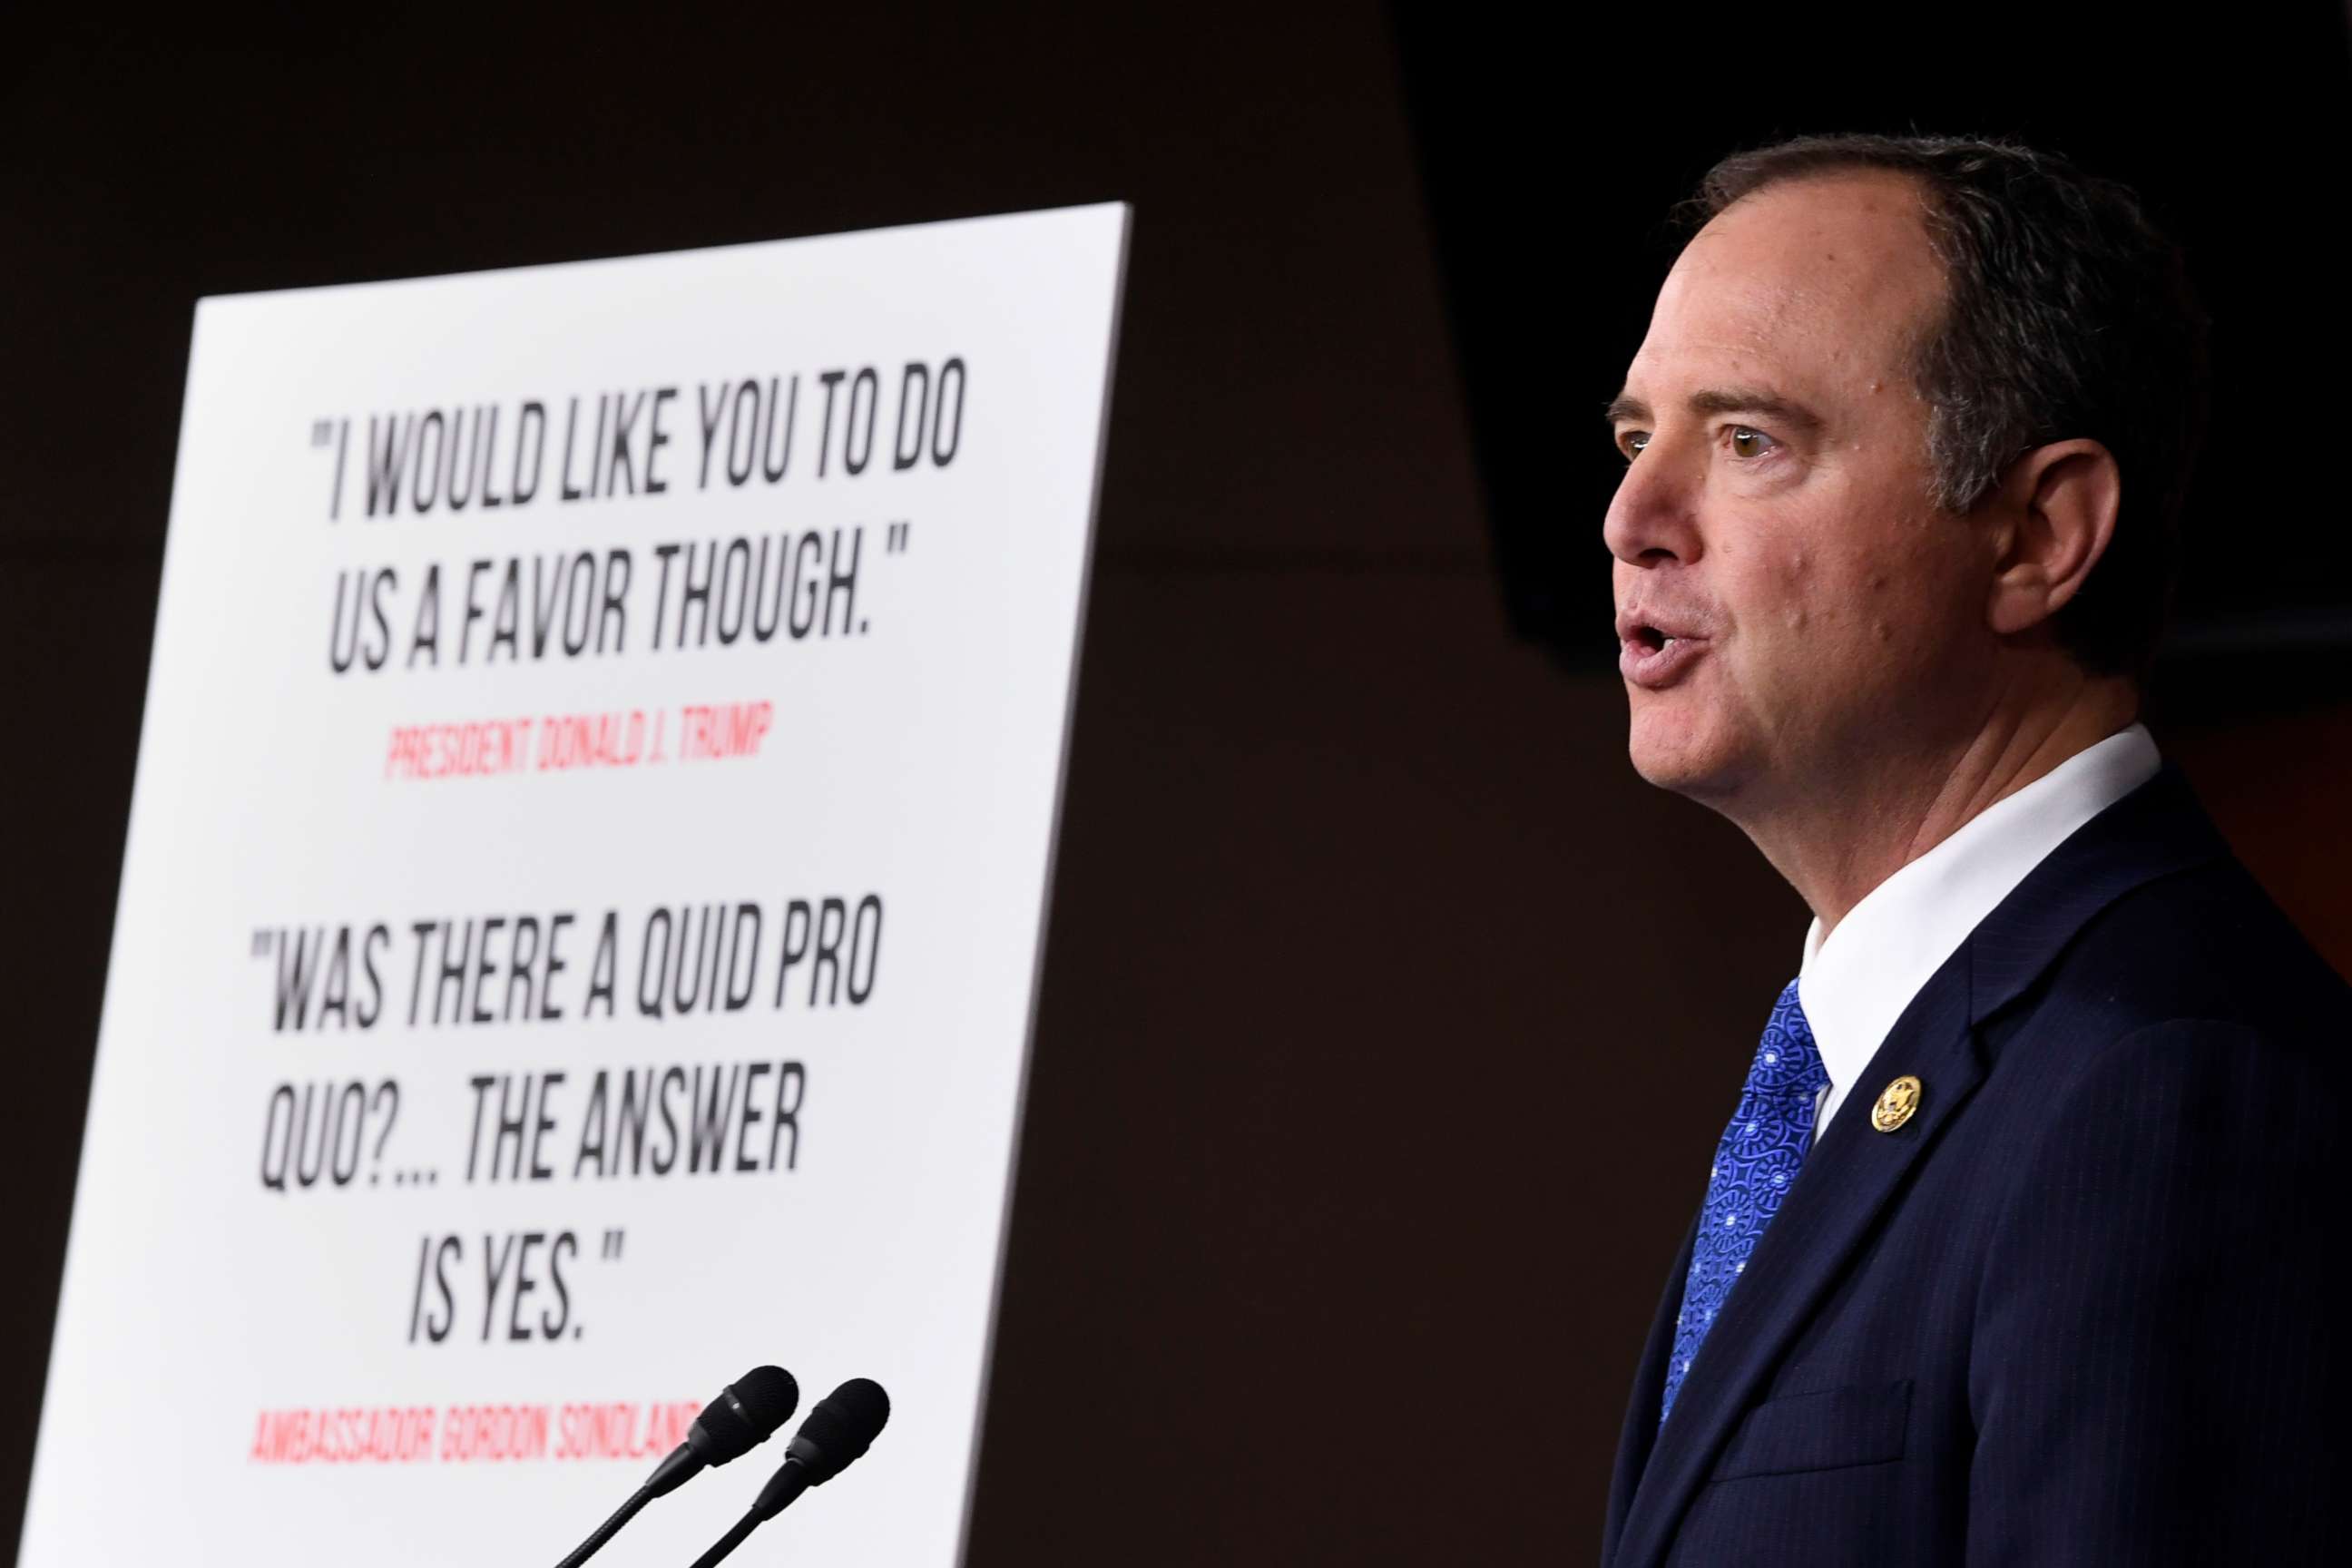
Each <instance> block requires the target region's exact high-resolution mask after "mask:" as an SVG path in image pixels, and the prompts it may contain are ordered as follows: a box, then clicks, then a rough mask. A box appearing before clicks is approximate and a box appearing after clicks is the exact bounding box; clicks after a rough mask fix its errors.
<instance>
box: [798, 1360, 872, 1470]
mask: <svg viewBox="0 0 2352 1568" xmlns="http://www.w3.org/2000/svg"><path fill="white" fill-rule="evenodd" d="M889 1420H890V1396H889V1395H888V1394H885V1393H883V1392H882V1385H881V1384H878V1383H877V1382H875V1381H874V1380H873V1379H872V1378H870V1377H853V1378H851V1379H850V1380H849V1381H848V1382H847V1383H845V1384H842V1385H841V1386H840V1387H839V1388H836V1389H835V1390H834V1391H833V1392H832V1393H831V1394H826V1395H825V1396H824V1398H823V1399H820V1400H818V1401H817V1402H816V1408H815V1409H814V1410H812V1411H810V1412H809V1413H808V1419H807V1420H805V1421H803V1422H802V1423H801V1429H800V1430H799V1431H798V1432H796V1433H794V1434H793V1441H792V1446H791V1452H792V1457H793V1458H796V1459H798V1460H800V1461H801V1463H803V1465H806V1466H807V1467H808V1468H809V1469H810V1470H811V1472H813V1473H812V1474H811V1475H810V1477H809V1484H810V1485H811V1486H823V1485H824V1483H825V1482H827V1481H829V1480H831V1479H833V1478H834V1477H835V1476H837V1475H839V1474H840V1473H841V1472H842V1471H844V1470H845V1469H847V1468H849V1467H850V1466H851V1465H852V1464H854V1463H855V1462H856V1460H857V1458H859V1456H861V1455H863V1454H864V1453H865V1452H866V1449H867V1448H869V1447H872V1446H873V1444H874V1439H875V1438H876V1437H877V1436H879V1435H880V1434H881V1431H882V1428H883V1427H884V1426H886V1425H887V1424H888V1422H889Z"/></svg>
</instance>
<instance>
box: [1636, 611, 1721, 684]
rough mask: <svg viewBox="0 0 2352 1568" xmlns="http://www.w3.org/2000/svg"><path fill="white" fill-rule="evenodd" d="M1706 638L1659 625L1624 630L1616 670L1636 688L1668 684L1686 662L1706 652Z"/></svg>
mask: <svg viewBox="0 0 2352 1568" xmlns="http://www.w3.org/2000/svg"><path fill="white" fill-rule="evenodd" d="M1705 650H1706V639H1704V638H1700V637H1686V636H1682V635H1680V634H1677V633H1674V632H1669V631H1666V630H1665V629H1664V628H1663V627H1660V626H1649V625H1640V626H1629V627H1627V628H1626V630H1625V635H1624V647H1623V649H1622V651H1621V652H1620V653H1619V655H1618V658H1617V668H1618V669H1619V671H1620V672H1621V673H1622V674H1623V676H1624V677H1625V679H1628V680H1631V681H1632V682H1633V683H1634V684H1635V685H1636V686H1643V687H1648V688H1651V689H1657V688H1661V687H1664V686H1669V685H1672V684H1673V683H1674V682H1675V680H1676V679H1679V678H1680V676H1681V675H1682V672H1683V670H1684V669H1685V668H1686V667H1687V666H1688V665H1689V664H1690V662H1691V661H1692V660H1693V659H1695V658H1698V656H1699V655H1700V654H1701V653H1702V652H1704V651H1705Z"/></svg>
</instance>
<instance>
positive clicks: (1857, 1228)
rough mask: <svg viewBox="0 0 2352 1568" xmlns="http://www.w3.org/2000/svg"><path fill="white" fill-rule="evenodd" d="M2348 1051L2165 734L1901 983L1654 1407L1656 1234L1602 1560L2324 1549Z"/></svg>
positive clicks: (2349, 1546)
mask: <svg viewBox="0 0 2352 1568" xmlns="http://www.w3.org/2000/svg"><path fill="white" fill-rule="evenodd" d="M2347 1068H2352V989H2347V986H2346V985H2345V984H2344V983H2343V981H2342V980H2340V979H2339V978H2338V977H2337V976H2336V974H2335V973H2333V972H2332V971H2331V970H2330V969H2329V968H2328V967H2327V965H2326V963H2324V962H2322V961H2321V959H2320V958H2319V957H2318V956H2317V954H2315V952H2313V951H2312V950H2311V948H2310V946H2309V945H2308V944H2307V943H2306V942H2305V941H2304V940H2303V938H2302V937H2301V935H2300V934H2298V933H2297V932H2296V931H2295V930H2294V927H2293V926H2292V925H2290V924H2289V923H2288V921H2286V919H2285V917H2284V915H2283V914H2281V913H2280V912H2279V910H2277V908H2276V907H2275V906H2274V905H2273V904H2272V903H2271V901H2270V900H2269V899H2268V898H2266V897H2265V896H2264V895H2263V892H2262V890H2261V889H2259V888H2258V887H2257V886H2256V885H2255V884H2254V882H2253V880H2252V878H2250V877H2249V876H2248V875H2247V874H2246V872H2245V870H2244V868H2242V867H2241V866H2240V865H2239V864H2238V863H2237V861H2236V860H2235V859H2234V858H2232V857H2231V855H2230V853H2229V850H2228V849H2227V847H2225V846H2224V845H2223V843H2222V841H2221V837H2220V836H2219V834H2218V833H2216V831H2215V830H2214V828H2213V826H2212V825H2211V823H2210V820H2209V819H2208V818H2207V817H2206V816H2205V814H2204V812H2203V811H2202V810H2201V809H2200V807H2199V806H2198V805H2197V803H2196V800H2195V798H2194V797H2193V796H2192V795H2190V793H2189V787H2188V784H2186V782H2185V781H2184V780H2183V779H2182V778H2181V776H2180V774H2179V770H2178V769H2177V768H2174V767H2171V766H2169V765H2168V766H2166V767H2165V768H2164V769H2163V770H2162V771H2161V772H2159V773H2158V775H2157V776H2156V777H2155V778H2153V779H2151V780H2150V781H2149V782H2148V783H2147V784H2145V785H2143V786H2141V787H2140V788H2139V789H2137V790H2136V791H2134V792H2133V793H2132V794H2131V795H2128V796H2126V797H2125V798H2124V799H2123V800H2122V801H2119V802H2117V803H2116V805H2113V806H2111V807H2110V808H2108V809H2107V810H2106V811H2105V812H2103V813H2101V814H2100V815H2099V816H2097V817H2095V818H2094V819H2093V820H2092V821H2091V822H2089V823H2088V824H2086V825H2085V826H2084V827H2083V828H2082V829H2081V830H2080V831H2079V832H2077V833H2076V834H2075V835H2074V837H2071V838H2069V839H2068V840H2067V841H2066V842H2065V843H2064V844H2063V845H2061V846H2060V847H2058V848H2057V849H2056V850H2054V851H2053V852H2052V854H2051V855H2050V856H2049V858H2046V859H2045V860H2043V861H2042V864H2041V865H2040V866H2038V867H2036V868H2034V870H2033V871H2032V874H2031V875H2030V876H2028V877H2027V879H2025V881H2024V882H2023V883H2021V885H2020V886H2019V887H2018V888H2017V889H2016V890H2015V891H2014V892H2013V893H2011V895H2010V897H2009V898H2008V899H2007V900H2005V901H2004V902H2003V903H2002V904H2001V905H2000V908H1999V909H1997V910H1994V911H1993V912H1992V913H1991V914H1990V915H1989V916H1988V917H1986V919H1985V921H1984V922H1983V923H1982V924H1980V925H1979V926H1978V927H1977V929H1976V931H1974V932H1973V933H1971V934H1970V936H1969V940H1968V941H1967V942H1964V943H1963V944H1962V945H1961V947H1960V949H1959V951H1958V952H1955V953H1954V954H1953V955H1952V957H1951V958H1950V959H1949V960H1948V961H1947V962H1946V963H1945V964H1944V965H1943V967H1942V968H1941V969H1939V970H1937V973H1936V974H1935V976H1934V977H1933V978H1932V979H1931V980H1929V981H1928V983H1927V985H1926V986H1925V987H1924V988H1923V989H1922V990H1921V991H1920V993H1919V994H1918V995H1917V996H1916V998H1914V999H1913V1001H1912V1003H1911V1005H1910V1008H1909V1010H1908V1011H1906V1013H1905V1014H1904V1015H1903V1016H1902V1018H1901V1019H1900V1020H1899V1021H1898V1022H1897V1023H1896V1024H1895V1027H1894V1029H1893V1030H1892V1031H1891V1032H1890V1033H1889V1034H1888V1036H1887V1037H1886V1040H1885V1044H1883V1045H1882V1046H1881V1047H1879V1051H1878V1054H1877V1055H1876V1056H1875V1057H1874V1058H1872V1059H1871V1064H1870V1067H1869V1068H1868V1069H1867V1071H1866V1072H1865V1074H1864V1077H1863V1079H1861V1081H1859V1082H1857V1083H1856V1084H1855V1085H1854V1087H1853V1093H1852V1094H1851V1095H1850V1096H1849V1097H1848V1098H1847V1100H1846V1101H1845V1103H1844V1104H1843V1106H1842V1107H1841V1108H1840V1109H1839V1110H1838V1113H1837V1116H1836V1118H1835V1121H1834V1122H1833V1124H1832V1127H1831V1129H1830V1130H1829V1131H1828V1133H1827V1135H1826V1136H1824V1137H1823V1138H1822V1142H1821V1145H1820V1147H1819V1148H1818V1149H1817V1150H1815V1151H1814V1152H1813V1153H1812V1154H1811V1157H1810V1158H1809V1159H1808V1160H1807V1161H1806V1163H1805V1165H1804V1168H1803V1169H1802V1170H1801V1172H1799V1173H1798V1176H1797V1181H1796V1184H1795V1185H1793V1186H1792V1187H1790V1191H1789V1195H1788V1196H1787V1197H1786V1198H1785V1199H1784V1200H1783V1201H1782V1204H1781V1206H1780V1213H1779V1214H1778V1215H1777V1216H1776V1217H1775V1218H1774V1219H1773V1221H1772V1224H1771V1226H1770V1228H1769V1229H1768V1230H1767V1231H1766V1232H1765V1233H1764V1236H1763V1237H1762V1239H1761V1240H1760V1241H1759V1243H1758V1244H1757V1248H1756V1251H1755V1253H1754V1255H1753V1256H1752V1257H1751V1258H1749V1260H1748V1269H1747V1272H1746V1273H1745V1275H1743V1276H1742V1277H1741V1279H1740V1281H1739V1283H1738V1285H1737V1286H1736V1287H1735V1288H1734V1289H1732V1291H1731V1293H1730V1295H1729V1296H1728V1297H1727V1299H1726V1300H1725V1302H1724V1306H1723V1310H1722V1314H1721V1316H1719V1317H1718V1318H1717V1320H1716V1322H1715V1326H1714V1327H1713V1328H1712V1329H1710V1330H1709V1331H1708V1332H1707V1338H1706V1342H1705V1343H1704V1344H1703V1345H1702V1346H1701V1347H1700V1351H1699V1353H1698V1356H1697V1358H1696V1361H1695V1362H1694V1363H1693V1364H1692V1367H1691V1370H1690V1373H1689V1374H1688V1376H1687V1377H1686V1378H1685V1382H1684V1384H1683V1387H1682V1391H1681V1394H1680V1395H1679V1396H1678V1397H1677V1399H1676V1400H1675V1412H1674V1417H1673V1419H1671V1420H1670V1421H1668V1422H1667V1423H1666V1424H1665V1426H1664V1427H1663V1428H1661V1427H1660V1426H1659V1425H1658V1400H1659V1394H1660V1388H1661V1385H1662V1382H1663V1379H1664V1367H1665V1358H1666V1354H1667V1352H1668V1350H1669V1348H1670V1347H1671V1346H1672V1344H1673V1342H1674V1316H1675V1307H1676V1304H1677V1302H1678V1301H1679V1300H1680V1296H1681V1291H1682V1285H1683V1276H1684V1274H1685V1271H1686V1270H1687V1269H1688V1268H1689V1265H1690V1252H1691V1244H1690V1241H1689V1239H1688V1238H1687V1237H1686V1238H1685V1240H1684V1242H1683V1248H1682V1253H1681V1256H1680V1257H1679V1258H1677V1259H1676V1260H1675V1267H1674V1270H1673V1273H1672V1274H1671V1276H1670V1277H1669V1279H1668V1281H1667V1285H1666V1289H1665V1293H1664V1299H1663V1300H1661V1301H1660V1302H1659V1305H1658V1312H1657V1317H1656V1319H1655V1320H1654V1322H1653V1323H1652V1325H1651V1329H1650V1338H1649V1342H1648V1344H1647V1346H1646V1347H1645V1348H1644V1349H1643V1352H1642V1363H1641V1368H1640V1371H1639V1373H1637V1375H1636V1377H1635V1379H1634V1384H1633V1401H1632V1407H1631V1408H1630V1409H1629V1410H1628V1411H1627V1412H1626V1415H1625V1427H1624V1434H1623V1436H1622V1438H1621V1439H1620V1442H1619V1446H1618V1453H1617V1467H1616V1473H1615V1477H1614V1479H1613V1482H1612V1487H1611V1489H1610V1500H1609V1515H1608V1521H1607V1523H1606V1526H1605V1528H1604V1532H1603V1536H1602V1548H1601V1561H1602V1563H1604V1564H1606V1565H1608V1568H1659V1565H1662V1564H1677V1565H1679V1564H1689V1563H1736V1564H1749V1563H1753V1564H1775V1563H1789V1564H1791V1565H1801V1568H1840V1565H1843V1564H1869V1565H1871V1568H1895V1565H1898V1564H1937V1565H1941V1564H1956V1565H1957V1564H1968V1565H1969V1568H1990V1565H1992V1564H2004V1565H2006V1564H2015V1563H2061V1564H2077V1563H2080V1564H2100V1565H2105V1564H2111V1563H2113V1564H2126V1563H2128V1564H2139V1563H2200V1564H2203V1563H2263V1564H2273V1563H2322V1562H2325V1563H2345V1562H2352V1543H2347V1539H2346V1537H2347V1531H2346V1530H2345V1529H2344V1528H2343V1527H2341V1526H2339V1525H2338V1524H2337V1517H2338V1516H2337V1513H2336V1510H2337V1509H2338V1508H2339V1507H2340V1506H2342V1504H2343V1502H2344V1499H2343V1498H2341V1497H2339V1496H2338V1495H2337V1494H2336V1491H2335V1488H2336V1486H2339V1485H2342V1484H2344V1483H2345V1482H2346V1481H2347V1479H2352V1343H2347V1341H2352V1310H2347V1308H2352V1300H2347V1295H2346V1291H2345V1284H2346V1278H2347V1248H2352V1139H2348V1138H2347V1135H2346V1133H2345V1131H2343V1129H2344V1127H2345V1125H2346V1119H2347V1115H2352V1071H2347ZM1905 1073H1909V1074H1912V1075H1914V1076H1916V1077H1917V1078H1918V1079H1920V1080H1921V1083H1922V1086H1923V1089H1922V1093H1921V1096H1920V1102H1919V1107H1918V1110H1916V1113H1915V1114H1914V1115H1913V1116H1912V1118H1911V1120H1910V1121H1907V1122H1906V1123H1905V1124H1904V1125H1903V1126H1902V1127H1901V1128H1900V1129H1899V1130H1897V1131H1894V1132H1890V1133H1882V1132H1879V1131H1874V1129H1873V1128H1872V1126H1871V1124H1870V1110H1871V1106H1872V1104H1873V1102H1874V1100H1876V1098H1877V1095H1878V1091H1879V1089H1881V1088H1882V1087H1883V1086H1884V1085H1885V1083H1887V1082H1888V1081H1890V1080H1892V1079H1895V1078H1896V1077H1898V1076H1900V1075H1902V1074H1905ZM1693 1166H1694V1169H1696V1161H1694V1162H1693ZM1694 1206H1696V1205H1694ZM1694 1224H1696V1221H1694Z"/></svg>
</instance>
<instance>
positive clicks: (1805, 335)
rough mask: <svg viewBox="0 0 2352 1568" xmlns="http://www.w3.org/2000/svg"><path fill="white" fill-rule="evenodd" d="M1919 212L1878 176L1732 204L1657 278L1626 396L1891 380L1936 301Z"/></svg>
mask: <svg viewBox="0 0 2352 1568" xmlns="http://www.w3.org/2000/svg"><path fill="white" fill-rule="evenodd" d="M1923 204H1924V197H1923V195H1922V193H1921V191H1920V189H1919V187H1918V185H1917V184H1916V183H1915V182H1914V181H1912V180H1911V179H1910V178H1909V177H1907V176H1906V175H1902V174H1894V173H1892V172H1888V171H1881V170H1870V171H1863V172H1856V173H1851V174H1828V175H1815V176H1809V177H1807V178H1804V179H1801V180H1791V181H1789V182H1786V183H1784V184H1775V185H1769V186H1767V187H1766V188H1765V189H1763V190H1761V191H1759V192H1757V193H1755V194H1754V195H1748V196H1745V197H1743V198H1741V199H1740V200H1739V201H1737V202H1735V203H1733V204H1732V205H1730V206H1728V207H1727V208H1725V209H1724V210H1723V211H1722V212H1720V213H1718V214H1717V215H1716V216H1715V217H1714V218H1713V219H1712V220H1711V221H1710V222H1709V223H1708V224H1707V226H1706V227H1705V228H1703V229H1701V230H1700V231H1699V232H1698V234H1697V235H1696V236H1695V237H1693V238H1692V240H1691V242H1690V244H1689V245H1688V246H1687V247H1685V249H1684V251H1683V254H1682V257H1681V258H1680V259H1678V260H1677V261H1676V262H1675V267H1674V270H1673V271H1672V272H1671V273H1669V274H1668V275H1667V278H1666V281H1665V285H1664V288H1662V289H1660V290H1659V291H1658V301H1657V307H1656V309H1655V310H1654V312H1653V314H1652V316H1651V319H1650V331H1649V335H1648V336H1647V337H1646V338H1645V339H1644V340H1643V344H1642V349H1641V352H1640V353H1638V354H1637V355H1636V356H1635V357H1634V361H1633V371H1632V374H1630V375H1629V377H1628V390H1629V391H1630V390H1634V389H1635V384H1636V383H1639V382H1644V381H1657V382H1659V383H1661V385H1660V386H1659V387H1657V388H1656V389H1654V390H1656V391H1663V390H1664V385H1663V384H1664V383H1679V382H1681V381H1683V380H1685V379H1687V378H1689V377H1693V376H1696V377H1702V378H1712V377H1717V376H1735V377H1740V378H1746V379H1755V378H1768V379H1770V380H1772V381H1774V382H1776V383H1780V384H1783V385H1784V386H1785V387H1786V388H1787V389H1789V390H1793V391H1802V392H1805V393H1809V394H1811V395H1816V396H1826V395H1833V394H1835V393H1836V392H1837V391H1838V390H1840V386H1841V384H1843V383H1846V382H1849V381H1852V380H1853V379H1856V378H1860V379H1862V380H1864V381H1869V380H1883V379H1884V378H1885V377H1886V376H1889V375H1892V374H1899V373H1900V372H1901V371H1902V370H1903V368H1904V366H1905V365H1906V363H1908V356H1909V354H1910V351H1911V349H1912V346H1913V345H1914V344H1915V343H1916V342H1917V340H1918V336H1919V334H1920V332H1921V331H1923V330H1924V329H1925V328H1926V327H1927V325H1928V324H1929V323H1931V322H1932V321H1934V320H1935V319H1936V316H1937V312H1938V311H1939V310H1941V308H1942V303H1943V298H1944V279H1943V272H1942V268H1941V267H1940V265H1939V264H1938V263H1937V260H1936V257H1935V253H1934V251H1933V250H1932V249H1931V248H1930V247H1929V246H1928V241H1927V226H1926V222H1925V208H1924V205H1923Z"/></svg>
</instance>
